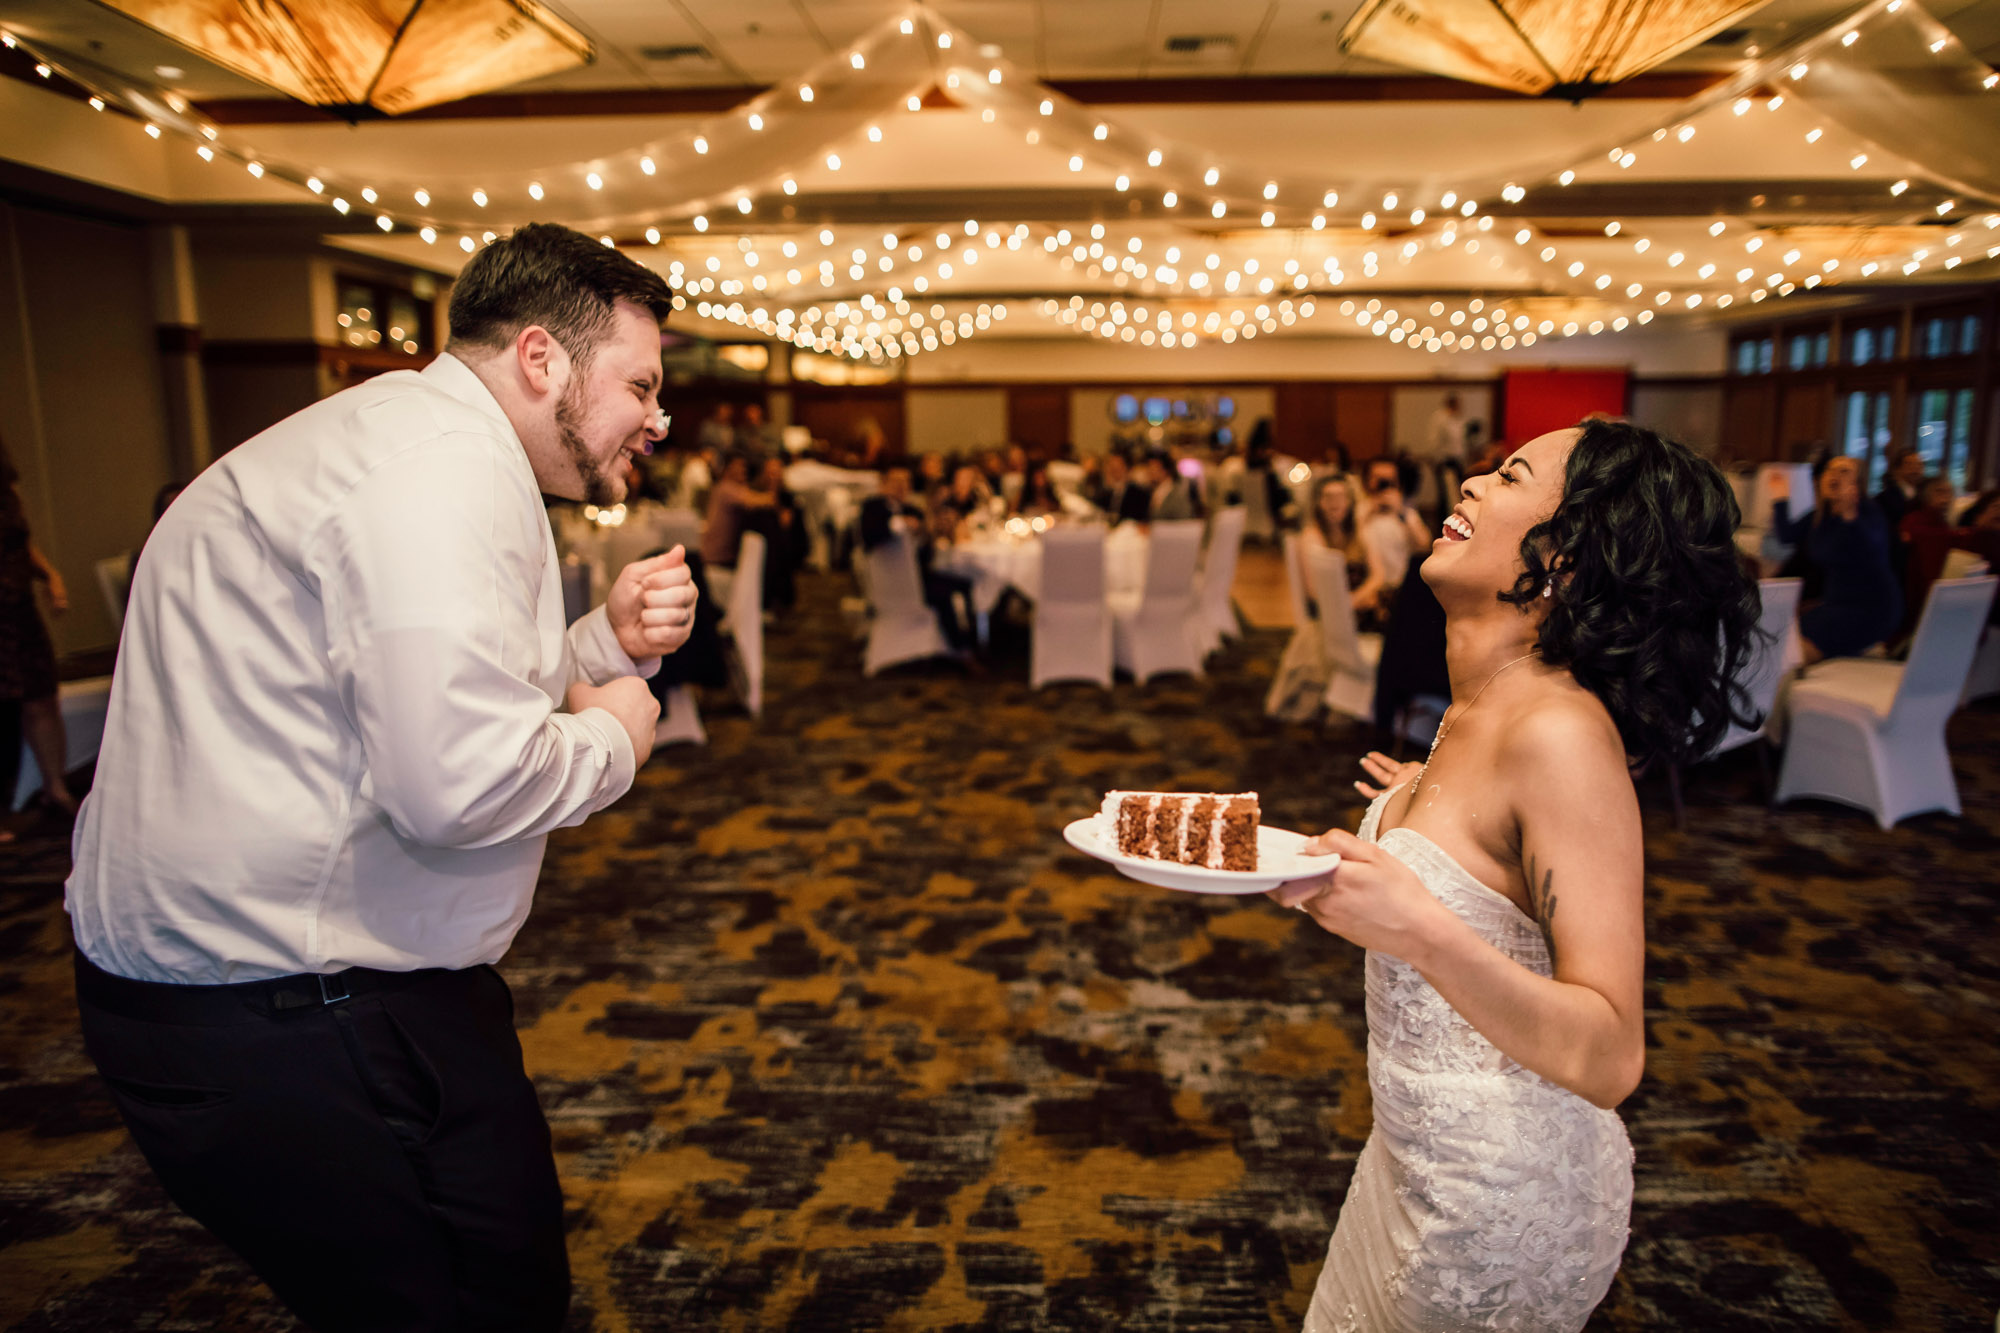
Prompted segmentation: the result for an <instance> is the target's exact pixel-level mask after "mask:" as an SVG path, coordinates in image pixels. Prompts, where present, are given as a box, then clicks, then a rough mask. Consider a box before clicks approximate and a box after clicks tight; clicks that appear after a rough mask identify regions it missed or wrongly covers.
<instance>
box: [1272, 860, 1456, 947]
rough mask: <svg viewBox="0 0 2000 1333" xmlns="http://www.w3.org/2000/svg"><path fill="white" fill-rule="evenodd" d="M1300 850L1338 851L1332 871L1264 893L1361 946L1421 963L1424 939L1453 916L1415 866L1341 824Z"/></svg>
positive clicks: (1432, 934)
mask: <svg viewBox="0 0 2000 1333" xmlns="http://www.w3.org/2000/svg"><path fill="white" fill-rule="evenodd" d="M1300 850H1302V851H1304V852H1306V853H1308V854H1311V855H1315V856H1324V855H1326V854H1328V853H1338V854H1339V856H1340V865H1339V866H1338V867H1337V868H1336V869H1335V870H1334V871H1333V873H1332V874H1328V875H1317V876H1315V877H1313V878H1312V879H1297V880H1293V881H1292V882H1291V883H1289V884H1281V885H1279V886H1278V887H1277V888H1275V889H1272V890H1271V892H1270V897H1271V898H1272V900H1274V901H1275V902H1277V903H1278V904H1279V905H1280V906H1284V907H1295V908H1297V909H1298V910H1299V911H1301V912H1304V913H1305V914H1306V915H1307V916H1310V917H1311V918H1312V919H1313V920H1314V921H1315V922H1317V923H1318V924H1319V926H1320V927H1321V928H1322V929H1324V930H1327V931H1331V932H1332V933H1333V934H1335V935H1338V936H1340V937H1341V938H1342V939H1344V940H1347V941H1349V942H1351V943H1354V944H1358V945H1360V946H1361V947H1362V948H1364V949H1374V950H1377V951H1378V952H1381V953H1387V954H1394V955H1395V956H1396V957H1398V958H1400V959H1402V960H1403V961H1404V962H1406V963H1409V964H1411V965H1412V966H1413V967H1417V968H1422V966H1423V962H1422V961H1421V960H1422V957H1423V955H1424V954H1425V952H1426V948H1425V946H1426V944H1427V942H1428V941H1430V940H1432V939H1434V938H1436V937H1437V932H1438V931H1439V929H1440V928H1441V927H1443V926H1446V925H1448V924H1449V923H1450V922H1451V921H1455V920H1456V919H1457V918H1455V917H1453V916H1452V914H1451V909H1450V908H1448V907H1446V906H1445V905H1444V904H1443V903H1441V902H1439V901H1438V900H1437V899H1436V898H1435V897H1433V896H1432V895H1431V891H1430V890H1429V889H1426V888H1425V887H1424V885H1423V881H1422V880H1420V879H1418V878H1417V872H1416V871H1414V870H1412V869H1410V868H1409V867H1408V866H1406V865H1404V864H1403V863H1402V862H1401V861H1399V860H1397V859H1396V858H1395V857H1394V856H1393V855H1391V854H1390V853H1388V852H1386V851H1384V850H1383V849H1382V848H1381V847H1379V846H1377V845H1376V844H1374V843H1372V842H1363V841H1362V840H1361V839H1359V838H1357V837H1355V836H1354V835H1353V834H1352V833H1349V832H1347V831H1345V830H1343V829H1329V830H1327V831H1326V832H1325V833H1322V834H1320V835H1319V836H1318V837H1317V838H1314V839H1312V840H1310V841H1309V842H1307V843H1306V845H1305V846H1304V847H1303V848H1301V849H1300Z"/></svg>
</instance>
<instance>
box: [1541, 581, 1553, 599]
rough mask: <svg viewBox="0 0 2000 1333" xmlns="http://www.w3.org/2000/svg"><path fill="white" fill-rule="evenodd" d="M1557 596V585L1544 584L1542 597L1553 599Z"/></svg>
mask: <svg viewBox="0 0 2000 1333" xmlns="http://www.w3.org/2000/svg"><path fill="white" fill-rule="evenodd" d="M1555 595H1556V585H1555V584H1553V583H1544V584H1543V585H1542V596H1544V597H1553V596H1555Z"/></svg>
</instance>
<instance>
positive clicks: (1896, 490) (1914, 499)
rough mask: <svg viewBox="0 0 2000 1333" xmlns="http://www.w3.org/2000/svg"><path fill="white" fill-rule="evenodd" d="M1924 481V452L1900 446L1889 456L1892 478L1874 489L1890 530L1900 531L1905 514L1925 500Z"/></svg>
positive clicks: (1877, 503)
mask: <svg viewBox="0 0 2000 1333" xmlns="http://www.w3.org/2000/svg"><path fill="white" fill-rule="evenodd" d="M1923 485H1924V456H1923V455H1922V454H1920V453H1918V452H1917V451H1916V450H1915V449H1899V450H1897V451H1896V456H1895V457H1894V458H1892V459H1890V460H1889V478H1888V480H1887V481H1884V482H1883V483H1882V489H1881V490H1879V491H1877V492H1876V493H1875V503H1876V505H1877V506H1879V507H1880V508H1881V510H1882V518H1883V521H1885V522H1886V523H1888V525H1889V530H1890V531H1891V532H1900V531H1901V530H1902V527H1903V516H1904V515H1905V514H1907V513H1909V512H1910V511H1911V510H1913V509H1915V508H1917V506H1918V504H1919V503H1920V502H1921V500H1922V491H1923Z"/></svg>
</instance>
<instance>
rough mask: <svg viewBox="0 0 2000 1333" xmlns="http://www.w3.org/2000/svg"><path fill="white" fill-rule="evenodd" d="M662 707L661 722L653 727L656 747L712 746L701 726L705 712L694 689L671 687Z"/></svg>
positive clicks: (704, 729)
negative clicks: (703, 712)
mask: <svg viewBox="0 0 2000 1333" xmlns="http://www.w3.org/2000/svg"><path fill="white" fill-rule="evenodd" d="M660 704H661V706H660V720H659V721H658V722H656V723H654V724H653V748H655V749H658V748H659V747H660V746H663V745H706V744H708V729H707V728H706V727H704V726H702V725H701V709H700V708H699V707H698V706H697V705H696V704H695V698H694V689H693V687H692V686H688V685H673V686H669V687H668V689H667V696H666V698H665V699H663V700H661V701H660Z"/></svg>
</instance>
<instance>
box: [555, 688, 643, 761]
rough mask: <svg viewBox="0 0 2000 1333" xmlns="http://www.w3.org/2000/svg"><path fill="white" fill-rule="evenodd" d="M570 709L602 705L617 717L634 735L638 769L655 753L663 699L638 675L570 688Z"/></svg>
mask: <svg viewBox="0 0 2000 1333" xmlns="http://www.w3.org/2000/svg"><path fill="white" fill-rule="evenodd" d="M568 701H569V711H570V712H572V713H581V712H582V711H583V710H584V709H586V708H602V709H603V710H604V711H605V712H607V713H609V714H611V716H613V717H615V718H617V719H618V725H619V726H621V727H623V728H625V734H626V735H628V736H630V737H631V738H632V767H633V768H634V769H635V770H636V769H637V768H638V767H639V766H640V765H642V764H644V763H645V762H646V756H647V755H650V754H651V753H652V752H653V725H654V724H655V723H657V722H658V721H659V720H660V701H659V700H658V699H655V698H654V697H653V692H652V691H651V690H649V689H647V688H646V682H645V681H643V680H641V679H639V678H638V677H637V676H620V677H619V678H618V679H616V680H614V681H612V682H611V683H610V684H609V685H584V684H580V683H579V684H576V685H572V686H570V687H569V700H568Z"/></svg>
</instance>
